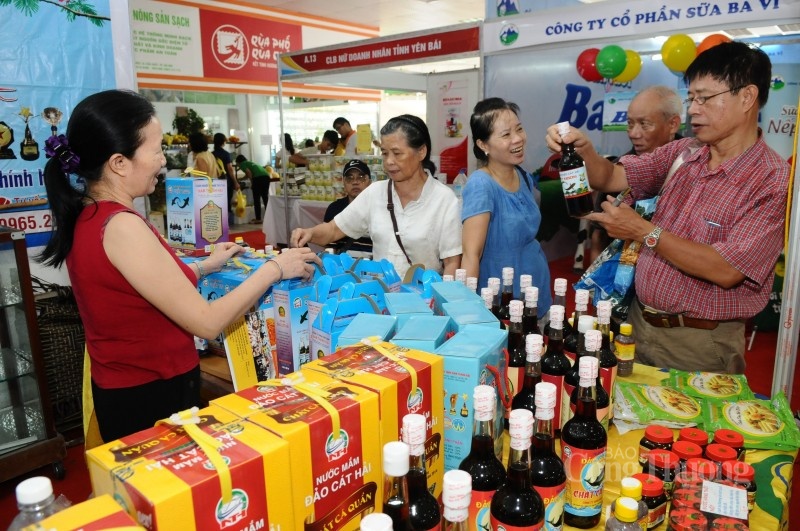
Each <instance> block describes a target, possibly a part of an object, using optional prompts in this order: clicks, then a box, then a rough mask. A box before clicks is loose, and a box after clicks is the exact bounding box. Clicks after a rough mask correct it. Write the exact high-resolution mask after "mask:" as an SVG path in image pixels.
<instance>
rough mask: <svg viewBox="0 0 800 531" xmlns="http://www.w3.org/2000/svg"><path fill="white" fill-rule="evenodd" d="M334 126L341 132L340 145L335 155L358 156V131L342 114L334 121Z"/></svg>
mask: <svg viewBox="0 0 800 531" xmlns="http://www.w3.org/2000/svg"><path fill="white" fill-rule="evenodd" d="M333 128H334V129H335V130H336V132H337V133H339V146H337V148H336V150H335V151H334V155H346V156H348V157H355V156H356V132H355V130H354V129H353V128H352V127H351V126H350V122H348V121H347V119H346V118H344V117H342V116H340V117H338V118H337V119H335V120H334V121H333Z"/></svg>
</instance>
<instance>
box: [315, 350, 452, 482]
mask: <svg viewBox="0 0 800 531" xmlns="http://www.w3.org/2000/svg"><path fill="white" fill-rule="evenodd" d="M409 369H410V370H409ZM309 371H314V372H321V373H323V374H326V375H328V376H330V377H331V378H334V379H336V380H339V381H342V382H347V383H348V384H350V385H356V386H359V387H364V388H366V389H369V390H371V391H373V392H375V393H377V394H378V396H379V397H380V413H381V447H383V445H384V444H386V443H387V442H390V441H397V440H399V439H400V436H401V434H400V429H401V428H402V427H403V417H404V416H405V415H407V414H408V413H418V414H420V415H424V416H425V418H426V419H427V434H426V442H425V464H426V467H427V473H428V488H429V489H430V490H431V493H433V495H434V496H436V497H437V498H438V497H439V496H440V495H441V493H442V481H443V479H444V454H443V452H444V448H443V444H442V443H443V440H444V424H443V420H442V416H443V409H444V393H443V391H442V383H443V381H444V359H443V358H442V357H441V356H438V355H436V354H429V353H427V352H422V351H420V350H413V349H409V348H405V347H401V346H398V345H394V344H392V343H388V342H385V341H383V342H375V343H373V345H353V346H350V347H346V348H344V349H341V350H339V351H337V352H335V353H333V354H332V355H330V356H326V357H324V358H321V359H318V360H315V361H312V362H311V363H308V364H306V365H304V366H303V370H302V372H304V373H307V372H309ZM412 373H413V374H412ZM412 376H413V377H412ZM415 384H416V389H415V388H414V385H415Z"/></svg>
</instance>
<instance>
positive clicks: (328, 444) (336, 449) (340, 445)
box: [325, 429, 350, 463]
mask: <svg viewBox="0 0 800 531" xmlns="http://www.w3.org/2000/svg"><path fill="white" fill-rule="evenodd" d="M349 444H350V436H349V435H348V434H347V432H346V431H344V430H342V429H340V430H339V438H338V439H334V438H333V434H332V433H331V434H330V435H328V439H327V440H326V441H325V455H327V456H328V462H329V463H330V462H333V461H336V460H337V459H339V458H341V457H342V456H343V455H345V454H346V453H347V446H348V445H349Z"/></svg>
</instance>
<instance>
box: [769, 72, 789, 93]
mask: <svg viewBox="0 0 800 531" xmlns="http://www.w3.org/2000/svg"><path fill="white" fill-rule="evenodd" d="M785 86H786V81H784V80H783V76H781V75H778V74H775V75H774V76H772V79H770V81H769V88H771V89H772V90H780V89H782V88H783V87H785Z"/></svg>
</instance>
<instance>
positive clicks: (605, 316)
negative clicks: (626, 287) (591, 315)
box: [597, 301, 611, 323]
mask: <svg viewBox="0 0 800 531" xmlns="http://www.w3.org/2000/svg"><path fill="white" fill-rule="evenodd" d="M597 320H598V321H599V322H601V323H610V322H611V301H600V302H598V303H597Z"/></svg>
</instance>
